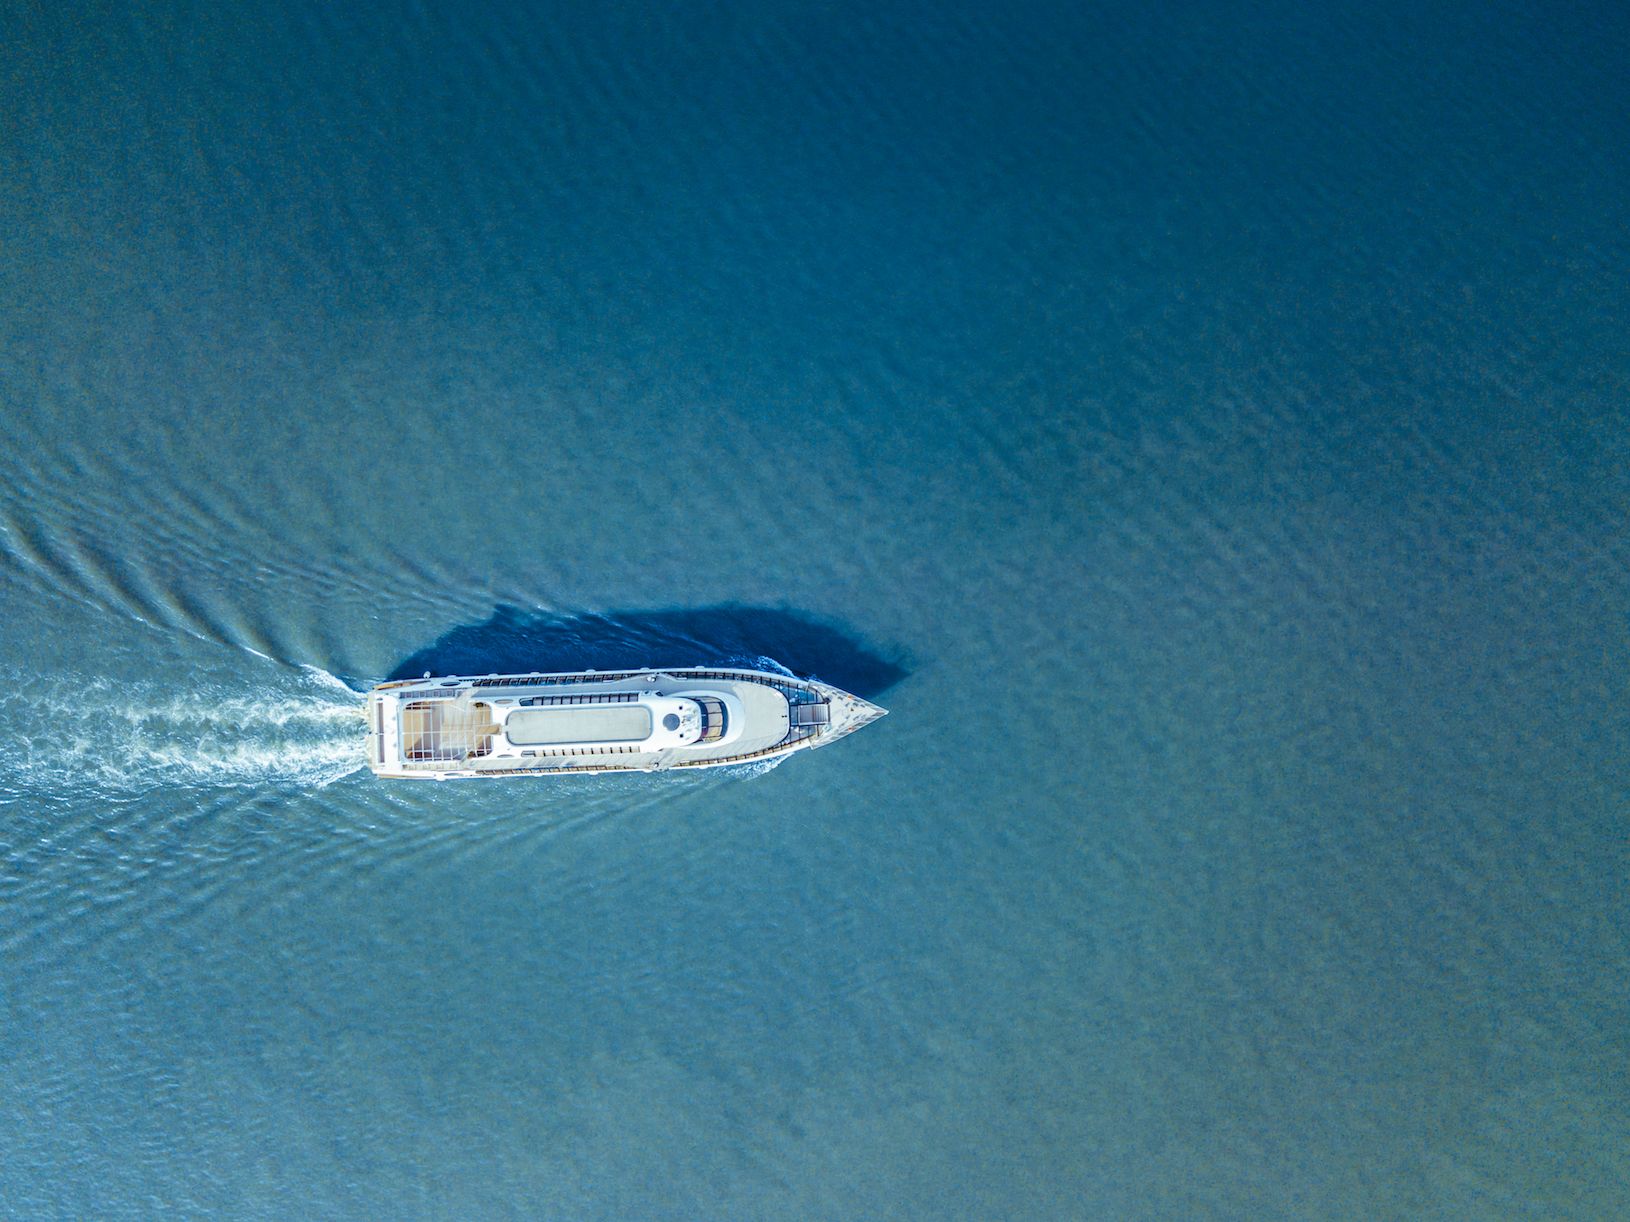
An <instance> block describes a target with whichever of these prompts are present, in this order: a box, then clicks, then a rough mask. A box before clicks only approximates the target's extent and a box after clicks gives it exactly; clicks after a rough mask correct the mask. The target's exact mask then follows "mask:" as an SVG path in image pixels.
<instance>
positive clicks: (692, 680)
mask: <svg viewBox="0 0 1630 1222" xmlns="http://www.w3.org/2000/svg"><path fill="white" fill-rule="evenodd" d="M882 712H883V710H881V709H879V708H877V706H875V705H872V704H869V703H867V702H866V701H863V700H859V699H858V698H857V697H854V696H850V695H849V694H848V693H846V692H841V691H839V690H838V689H836V688H832V687H829V686H827V685H825V684H820V683H815V682H813V681H808V680H802V679H795V678H792V677H791V676H784V675H776V674H771V673H769V672H764V671H749V670H704V669H700V668H697V669H682V670H663V671H656V670H647V671H618V672H612V673H596V672H592V671H589V672H570V673H556V674H531V675H487V676H483V677H479V678H472V677H453V678H445V679H429V678H427V679H420V680H402V681H397V682H393V683H384V684H380V685H379V686H378V687H376V688H375V689H374V691H373V693H372V694H371V695H370V698H369V707H368V732H369V742H368V763H369V766H370V767H371V768H372V769H373V770H374V771H375V772H376V773H379V774H380V775H384V776H399V777H410V776H419V777H441V778H447V777H453V776H459V777H468V776H481V775H523V774H558V773H577V772H608V771H656V770H660V769H668V768H686V767H690V768H695V767H710V766H717V765H719V764H725V763H737V762H744V761H748V760H753V759H758V758H762V757H764V756H768V755H773V754H777V753H781V752H784V751H790V750H795V749H798V748H801V747H811V746H817V745H821V744H822V743H824V742H825V741H829V740H830V739H833V738H836V737H840V736H841V735H842V734H844V733H847V732H848V731H849V730H852V729H855V728H858V726H859V725H862V724H864V723H865V722H867V721H870V720H872V719H874V718H876V717H879V716H881V715H882Z"/></svg>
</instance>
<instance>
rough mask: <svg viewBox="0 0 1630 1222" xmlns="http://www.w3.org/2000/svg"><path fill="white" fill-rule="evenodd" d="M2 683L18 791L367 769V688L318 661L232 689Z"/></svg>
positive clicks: (72, 679) (316, 777) (287, 777)
mask: <svg viewBox="0 0 1630 1222" xmlns="http://www.w3.org/2000/svg"><path fill="white" fill-rule="evenodd" d="M257 679H258V680H259V682H257ZM3 688H4V690H3V692H0V734H3V735H4V738H5V740H6V741H7V742H8V743H9V745H10V751H9V752H8V758H6V759H5V760H4V761H0V776H4V778H5V779H6V780H7V781H8V782H11V784H9V785H8V786H7V788H20V789H35V788H39V787H50V788H53V789H63V788H82V787H85V786H90V787H93V788H97V789H101V790H104V791H107V792H109V793H117V792H130V791H141V790H147V789H152V788H156V787H159V786H165V785H193V786H244V785H265V784H290V785H315V786H323V785H328V784H332V783H333V782H334V781H337V780H339V779H340V778H341V777H344V776H348V775H350V774H351V773H353V772H355V771H357V770H358V769H360V768H362V767H364V766H365V756H364V732H365V728H366V727H365V723H364V720H363V716H362V713H363V707H364V706H363V699H362V697H361V696H360V695H359V694H357V693H356V692H353V691H352V690H351V689H350V688H349V687H347V686H346V685H345V684H344V683H342V682H341V681H340V680H339V679H336V678H335V677H334V676H333V675H330V674H328V672H326V671H323V670H319V669H317V668H315V667H302V668H300V669H299V670H280V671H277V672H274V673H272V674H270V675H267V676H264V677H262V676H254V675H244V676H243V681H242V684H241V685H239V684H236V683H234V684H233V685H232V686H231V687H227V686H226V685H225V684H223V683H222V682H220V681H215V682H203V683H195V684H194V685H193V686H191V687H189V688H186V689H183V690H176V689H174V688H160V687H159V686H158V685H157V684H154V683H152V682H151V681H143V682H140V683H116V682H113V681H110V680H108V679H105V678H90V679H85V678H81V677H77V676H59V677H56V678H51V679H40V678H28V679H23V678H21V677H18V676H15V675H8V676H6V677H5V681H4V683H3Z"/></svg>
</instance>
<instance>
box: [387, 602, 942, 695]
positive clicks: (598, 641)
mask: <svg viewBox="0 0 1630 1222" xmlns="http://www.w3.org/2000/svg"><path fill="white" fill-rule="evenodd" d="M896 656H898V654H896ZM766 659H773V660H774V661H775V662H777V663H779V664H780V665H781V666H783V667H785V668H787V669H788V670H790V671H792V672H793V673H794V674H798V675H806V676H813V677H816V678H819V679H822V680H824V681H825V682H828V683H835V684H837V685H838V686H839V687H842V688H844V689H845V690H846V691H850V692H853V693H854V694H855V695H857V696H863V697H865V698H867V699H871V698H873V697H875V696H878V695H880V694H881V693H883V692H885V691H887V690H888V689H889V688H891V687H893V686H894V685H895V684H896V683H898V682H900V680H901V679H903V678H905V677H906V675H908V674H909V673H910V671H909V670H908V669H907V667H906V666H905V665H903V664H902V663H901V662H898V661H893V660H891V659H890V658H889V657H887V656H885V655H884V654H883V653H881V652H878V651H876V650H874V649H872V648H870V647H868V646H867V645H865V644H863V643H861V642H860V641H859V640H858V639H856V638H855V637H854V636H853V635H852V634H850V633H849V632H847V631H845V630H844V629H842V628H839V627H837V626H835V625H833V624H832V623H829V622H825V621H822V620H819V619H816V618H814V617H812V616H809V615H805V614H803V613H801V612H797V611H789V610H786V609H784V608H780V607H750V606H740V605H737V604H733V603H724V604H720V605H718V606H712V607H675V608H668V609H662V610H655V611H608V612H606V613H604V614H578V615H561V614H558V613H555V612H548V611H527V610H525V609H523V608H520V607H515V606H510V605H506V604H500V605H499V606H497V607H495V608H494V609H493V613H492V618H490V619H488V620H486V621H485V622H484V623H480V624H464V625H460V626H459V627H456V628H452V629H449V630H448V631H447V632H445V633H444V634H442V636H441V637H440V638H439V639H437V640H436V641H435V642H434V643H433V644H430V645H427V646H425V647H424V648H423V649H420V650H418V651H417V652H416V653H413V654H411V655H409V656H408V657H407V658H405V659H403V661H402V662H401V663H400V664H399V665H397V667H396V668H395V669H394V670H393V671H392V672H391V676H390V677H391V678H392V679H412V678H417V677H419V676H420V675H423V674H425V673H426V672H427V671H428V672H429V673H430V674H434V675H484V674H518V673H526V672H529V671H535V670H542V671H564V670H635V669H639V668H642V667H648V666H681V667H684V666H724V665H734V666H746V665H751V666H759V665H762V663H763V661H764V660H766Z"/></svg>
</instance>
